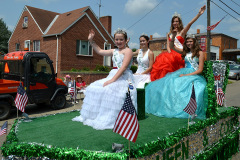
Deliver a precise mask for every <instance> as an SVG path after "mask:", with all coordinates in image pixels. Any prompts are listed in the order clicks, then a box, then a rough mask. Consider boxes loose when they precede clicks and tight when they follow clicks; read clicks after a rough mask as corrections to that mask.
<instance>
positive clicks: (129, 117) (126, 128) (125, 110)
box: [113, 92, 139, 142]
mask: <svg viewBox="0 0 240 160" xmlns="http://www.w3.org/2000/svg"><path fill="white" fill-rule="evenodd" d="M113 132H115V133H118V134H120V135H121V136H123V137H125V138H126V139H128V140H130V141H132V142H136V140H137V136H138V132H139V124H138V119H137V114H136V110H135V108H134V106H133V103H132V100H131V97H130V92H128V93H127V97H126V99H125V102H124V104H123V107H122V109H121V110H120V112H119V114H118V117H117V120H116V122H115V125H114V128H113Z"/></svg>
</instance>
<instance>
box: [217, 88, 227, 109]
mask: <svg viewBox="0 0 240 160" xmlns="http://www.w3.org/2000/svg"><path fill="white" fill-rule="evenodd" d="M215 92H216V95H217V103H218V104H219V105H221V106H222V105H223V100H224V99H225V96H224V93H223V90H222V88H221V87H218V88H217V90H215Z"/></svg>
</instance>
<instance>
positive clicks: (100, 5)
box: [98, 0, 102, 19]
mask: <svg viewBox="0 0 240 160" xmlns="http://www.w3.org/2000/svg"><path fill="white" fill-rule="evenodd" d="M98 6H99V17H98V19H99V18H100V9H101V7H102V4H101V0H100V3H99V4H98Z"/></svg>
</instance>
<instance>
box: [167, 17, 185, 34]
mask: <svg viewBox="0 0 240 160" xmlns="http://www.w3.org/2000/svg"><path fill="white" fill-rule="evenodd" d="M175 18H178V21H179V28H178V29H179V31H181V30H182V29H183V23H182V19H181V18H179V17H178V16H173V17H172V20H171V27H170V33H172V30H173V29H174V28H173V21H174V19H175Z"/></svg>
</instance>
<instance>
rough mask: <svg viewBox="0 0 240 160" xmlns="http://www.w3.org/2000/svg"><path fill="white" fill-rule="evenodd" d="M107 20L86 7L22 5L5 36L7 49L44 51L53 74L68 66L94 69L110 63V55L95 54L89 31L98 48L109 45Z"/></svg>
mask: <svg viewBox="0 0 240 160" xmlns="http://www.w3.org/2000/svg"><path fill="white" fill-rule="evenodd" d="M111 21H112V17H111V16H105V17H100V18H99V19H98V18H97V16H96V15H95V14H94V12H93V11H92V9H91V8H90V7H89V6H87V7H83V8H80V9H76V10H73V11H69V12H66V13H56V12H51V11H47V10H43V9H39V8H34V7H31V6H25V7H24V8H23V11H22V13H21V15H20V18H19V20H18V22H17V24H16V26H15V29H14V30H13V33H12V35H11V37H10V39H9V52H12V51H16V50H29V51H41V52H45V53H47V54H48V55H49V57H50V59H51V60H52V61H53V64H54V69H55V72H56V73H61V71H67V70H70V69H72V68H76V69H83V68H84V67H87V68H89V69H94V68H95V67H96V65H97V64H98V65H108V66H111V65H112V64H111V59H110V57H103V56H101V55H98V54H97V53H95V52H94V51H93V49H92V47H91V46H90V44H89V41H88V33H89V30H90V29H93V30H94V31H95V33H96V35H95V37H94V40H95V42H96V43H97V44H98V45H99V47H101V48H104V49H110V48H113V47H114V40H113V37H112V36H111V25H112V24H111ZM58 75H60V74H58Z"/></svg>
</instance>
